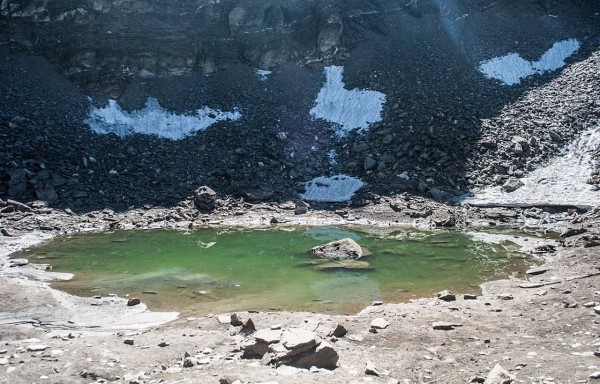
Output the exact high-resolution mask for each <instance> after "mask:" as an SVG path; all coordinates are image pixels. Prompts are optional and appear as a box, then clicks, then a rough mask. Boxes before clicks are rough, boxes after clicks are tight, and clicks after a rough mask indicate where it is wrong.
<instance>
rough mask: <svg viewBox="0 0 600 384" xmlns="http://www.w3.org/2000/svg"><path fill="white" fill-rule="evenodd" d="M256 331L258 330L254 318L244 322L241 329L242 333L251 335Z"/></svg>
mask: <svg viewBox="0 0 600 384" xmlns="http://www.w3.org/2000/svg"><path fill="white" fill-rule="evenodd" d="M254 332H256V327H255V326H254V321H252V319H248V320H246V322H245V323H243V324H242V329H240V333H242V334H244V335H249V334H251V333H254Z"/></svg>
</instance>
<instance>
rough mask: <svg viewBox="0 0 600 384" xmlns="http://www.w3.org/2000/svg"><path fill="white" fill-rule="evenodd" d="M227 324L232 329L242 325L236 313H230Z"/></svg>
mask: <svg viewBox="0 0 600 384" xmlns="http://www.w3.org/2000/svg"><path fill="white" fill-rule="evenodd" d="M229 323H230V324H231V325H233V326H234V327H239V326H240V325H244V322H243V321H242V318H241V317H240V316H239V315H238V314H237V313H232V314H231V316H230V318H229Z"/></svg>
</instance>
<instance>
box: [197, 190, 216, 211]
mask: <svg viewBox="0 0 600 384" xmlns="http://www.w3.org/2000/svg"><path fill="white" fill-rule="evenodd" d="M194 203H195V204H196V207H197V208H198V209H200V210H204V211H212V210H214V209H215V208H216V203H217V193H216V192H215V191H213V190H212V189H211V188H210V187H207V186H205V185H204V186H202V187H200V188H198V189H196V191H195V192H194Z"/></svg>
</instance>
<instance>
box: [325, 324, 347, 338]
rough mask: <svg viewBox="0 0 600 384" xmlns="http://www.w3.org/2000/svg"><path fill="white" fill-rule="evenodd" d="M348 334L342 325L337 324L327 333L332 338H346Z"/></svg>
mask: <svg viewBox="0 0 600 384" xmlns="http://www.w3.org/2000/svg"><path fill="white" fill-rule="evenodd" d="M346 333H348V330H347V329H346V328H345V327H344V326H343V325H341V324H335V325H334V326H333V327H332V328H331V330H330V331H329V332H328V333H327V336H330V337H332V336H333V337H344V336H345V335H346Z"/></svg>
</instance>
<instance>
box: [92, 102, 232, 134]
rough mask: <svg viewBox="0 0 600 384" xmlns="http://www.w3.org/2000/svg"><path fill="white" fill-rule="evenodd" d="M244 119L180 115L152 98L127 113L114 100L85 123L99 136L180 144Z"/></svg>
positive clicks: (211, 112)
mask: <svg viewBox="0 0 600 384" xmlns="http://www.w3.org/2000/svg"><path fill="white" fill-rule="evenodd" d="M241 117H242V115H241V114H240V113H239V112H238V111H237V110H234V111H233V112H222V111H220V110H218V109H211V108H208V107H204V108H202V109H199V110H197V111H196V113H194V114H190V115H180V114H176V113H173V112H169V111H167V110H165V109H164V108H162V107H161V106H160V104H159V102H158V100H157V99H155V98H152V97H149V98H148V100H147V101H146V107H145V108H143V109H140V110H138V111H133V112H127V111H125V110H124V109H123V108H121V107H120V106H119V104H118V103H117V102H116V101H115V100H109V101H108V105H107V106H106V107H103V108H92V110H91V111H90V113H89V115H88V117H87V118H86V119H85V121H84V122H85V123H86V124H88V125H89V126H90V127H91V128H92V130H93V131H94V132H96V133H98V134H107V133H115V134H117V135H119V136H127V135H132V134H134V133H143V134H146V135H157V136H160V137H164V138H167V139H172V140H181V139H183V138H184V137H186V136H187V135H189V134H191V133H194V132H196V131H202V130H205V129H206V128H208V127H209V126H211V125H212V124H214V123H216V122H218V121H224V120H238V119H240V118H241Z"/></svg>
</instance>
